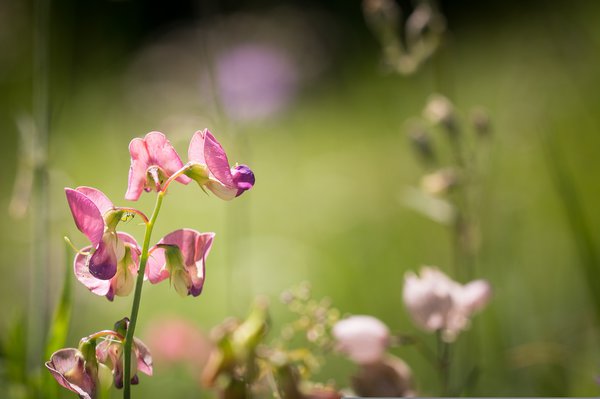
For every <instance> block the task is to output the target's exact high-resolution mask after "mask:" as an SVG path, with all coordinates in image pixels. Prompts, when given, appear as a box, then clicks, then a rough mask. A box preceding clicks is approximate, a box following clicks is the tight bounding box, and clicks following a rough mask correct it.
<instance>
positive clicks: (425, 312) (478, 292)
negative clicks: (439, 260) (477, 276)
mask: <svg viewBox="0 0 600 399" xmlns="http://www.w3.org/2000/svg"><path fill="white" fill-rule="evenodd" d="M490 297H491V287H490V285H489V283H488V282H487V281H485V280H475V281H472V282H470V283H468V284H466V285H462V284H459V283H457V282H456V281H454V280H451V279H450V278H449V277H448V276H446V275H445V274H444V273H442V272H441V271H440V270H438V269H437V268H433V267H423V268H422V269H421V276H420V277H419V276H417V275H416V274H414V273H407V274H406V276H405V282H404V293H403V298H404V303H405V305H406V308H407V309H408V311H409V313H410V315H411V316H412V318H413V320H414V322H415V323H416V324H417V325H418V326H419V327H420V328H422V329H424V330H426V331H438V330H440V331H442V333H443V337H444V339H445V340H446V341H452V340H454V338H455V337H456V336H457V335H458V333H459V332H460V331H461V330H465V329H467V328H468V327H469V321H470V317H471V315H472V314H473V313H474V312H476V311H478V310H480V309H482V308H483V307H484V306H485V305H486V304H487V302H488V301H489V299H490Z"/></svg>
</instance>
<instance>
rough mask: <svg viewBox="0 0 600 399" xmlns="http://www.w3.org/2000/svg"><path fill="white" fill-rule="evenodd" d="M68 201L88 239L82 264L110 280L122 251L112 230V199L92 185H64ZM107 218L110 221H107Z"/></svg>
mask: <svg viewBox="0 0 600 399" xmlns="http://www.w3.org/2000/svg"><path fill="white" fill-rule="evenodd" d="M65 193H66V195H67V202H68V203H69V208H70V209H71V213H72V214H73V219H74V220H75V225H76V226H77V228H78V229H79V231H81V232H82V233H83V234H85V235H86V236H87V238H88V239H89V240H90V242H91V244H92V245H91V247H89V248H88V250H89V251H91V254H90V256H89V257H87V258H86V259H85V264H86V266H87V268H88V269H89V273H90V274H91V275H92V276H93V277H95V278H97V279H101V280H109V279H111V278H113V277H114V275H115V273H116V272H117V263H118V262H119V260H121V259H122V258H123V256H124V254H125V247H124V245H123V242H122V241H121V239H119V237H118V235H117V232H116V230H115V227H116V223H114V220H108V219H113V218H110V214H111V210H114V209H115V208H114V206H113V204H112V202H111V201H110V200H109V199H108V198H107V197H106V195H104V193H102V192H101V191H100V190H97V189H95V188H92V187H77V188H76V189H75V190H73V189H71V188H65ZM109 222H110V223H109Z"/></svg>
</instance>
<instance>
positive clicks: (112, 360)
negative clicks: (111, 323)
mask: <svg viewBox="0 0 600 399" xmlns="http://www.w3.org/2000/svg"><path fill="white" fill-rule="evenodd" d="M128 326H129V319H128V318H124V319H122V320H119V321H118V322H116V323H115V327H114V330H102V331H99V332H97V333H94V334H91V335H89V336H87V337H84V338H82V339H81V341H80V342H79V348H78V349H75V348H66V349H60V350H58V351H56V352H54V354H52V356H51V358H50V360H49V361H48V362H46V368H48V371H50V373H52V376H53V377H54V378H55V379H56V381H57V382H58V383H59V384H60V385H62V386H63V387H65V388H67V389H69V390H71V391H73V392H76V393H77V394H78V395H79V397H80V398H84V399H95V398H96V395H97V393H98V392H99V391H100V390H101V389H106V388H109V387H110V386H111V385H112V384H113V380H114V384H115V386H116V387H117V388H121V387H123V374H124V373H123V356H122V355H123V347H124V344H123V340H124V336H125V334H126V333H127V328H128ZM132 358H134V359H136V361H135V362H134V363H133V364H132V366H131V368H132V372H131V375H132V376H133V377H132V378H131V382H132V384H137V383H138V382H139V379H138V376H137V370H139V371H141V372H143V373H145V374H147V375H152V356H151V355H150V351H149V350H148V347H146V345H145V344H144V343H143V342H142V341H141V340H139V339H138V338H136V337H134V338H133V346H132Z"/></svg>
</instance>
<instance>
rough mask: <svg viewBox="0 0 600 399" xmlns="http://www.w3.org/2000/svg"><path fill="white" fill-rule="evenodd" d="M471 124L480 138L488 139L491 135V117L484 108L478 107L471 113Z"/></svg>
mask: <svg viewBox="0 0 600 399" xmlns="http://www.w3.org/2000/svg"><path fill="white" fill-rule="evenodd" d="M471 122H472V123H473V129H475V133H476V134H477V136H479V137H487V136H489V135H490V133H491V130H492V129H491V128H492V126H491V121H490V115H489V113H488V112H487V110H486V109H485V108H483V107H477V108H475V109H473V110H472V111H471Z"/></svg>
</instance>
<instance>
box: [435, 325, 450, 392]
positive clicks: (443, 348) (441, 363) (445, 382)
mask: <svg viewBox="0 0 600 399" xmlns="http://www.w3.org/2000/svg"><path fill="white" fill-rule="evenodd" d="M436 336H437V352H438V356H437V360H438V374H439V377H440V396H442V397H445V396H448V394H449V392H450V390H449V388H450V362H451V359H450V344H449V343H448V342H446V341H444V339H443V338H442V332H441V330H438V331H437V335H436Z"/></svg>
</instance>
